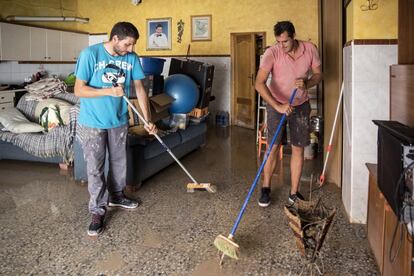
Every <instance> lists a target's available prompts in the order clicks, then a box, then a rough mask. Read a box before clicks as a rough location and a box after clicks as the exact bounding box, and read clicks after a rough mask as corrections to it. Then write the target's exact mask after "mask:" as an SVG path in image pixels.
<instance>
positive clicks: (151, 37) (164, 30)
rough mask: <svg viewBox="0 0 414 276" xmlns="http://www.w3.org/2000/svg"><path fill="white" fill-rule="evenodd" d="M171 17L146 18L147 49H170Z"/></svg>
mask: <svg viewBox="0 0 414 276" xmlns="http://www.w3.org/2000/svg"><path fill="white" fill-rule="evenodd" d="M171 41H172V37H171V17H168V18H149V19H147V50H171Z"/></svg>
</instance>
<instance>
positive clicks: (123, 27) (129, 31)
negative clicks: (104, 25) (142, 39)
mask: <svg viewBox="0 0 414 276" xmlns="http://www.w3.org/2000/svg"><path fill="white" fill-rule="evenodd" d="M114 35H116V36H117V37H118V38H119V39H120V40H122V39H125V38H126V37H132V38H134V39H135V40H137V39H138V38H139V32H138V30H137V28H136V27H135V26H134V25H133V24H132V23H129V22H118V23H116V24H115V25H114V26H113V27H112V30H111V35H110V36H109V40H112V38H113V37H114Z"/></svg>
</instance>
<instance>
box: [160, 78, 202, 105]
mask: <svg viewBox="0 0 414 276" xmlns="http://www.w3.org/2000/svg"><path fill="white" fill-rule="evenodd" d="M164 92H165V93H166V94H167V95H169V96H171V97H173V98H174V99H175V100H174V101H173V102H172V104H171V106H170V109H169V110H170V113H188V112H190V111H191V110H193V108H194V107H195V106H196V104H197V102H198V98H199V96H200V92H199V90H198V87H197V84H196V83H195V82H194V81H193V79H192V78H190V77H189V76H186V75H183V74H175V75H171V76H169V77H167V78H166V79H165V83H164Z"/></svg>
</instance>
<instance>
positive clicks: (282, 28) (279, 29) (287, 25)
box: [273, 21, 295, 38]
mask: <svg viewBox="0 0 414 276" xmlns="http://www.w3.org/2000/svg"><path fill="white" fill-rule="evenodd" d="M273 32H274V33H275V36H280V35H281V34H283V33H284V32H287V33H288V35H289V37H291V38H293V34H294V33H295V26H293V24H292V22H290V21H279V22H277V23H276V25H275V26H274V27H273Z"/></svg>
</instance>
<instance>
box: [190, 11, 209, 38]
mask: <svg viewBox="0 0 414 276" xmlns="http://www.w3.org/2000/svg"><path fill="white" fill-rule="evenodd" d="M211 23H212V21H211V15H210V14H208V15H192V16H191V41H211V37H212V36H211V29H212V28H211Z"/></svg>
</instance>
